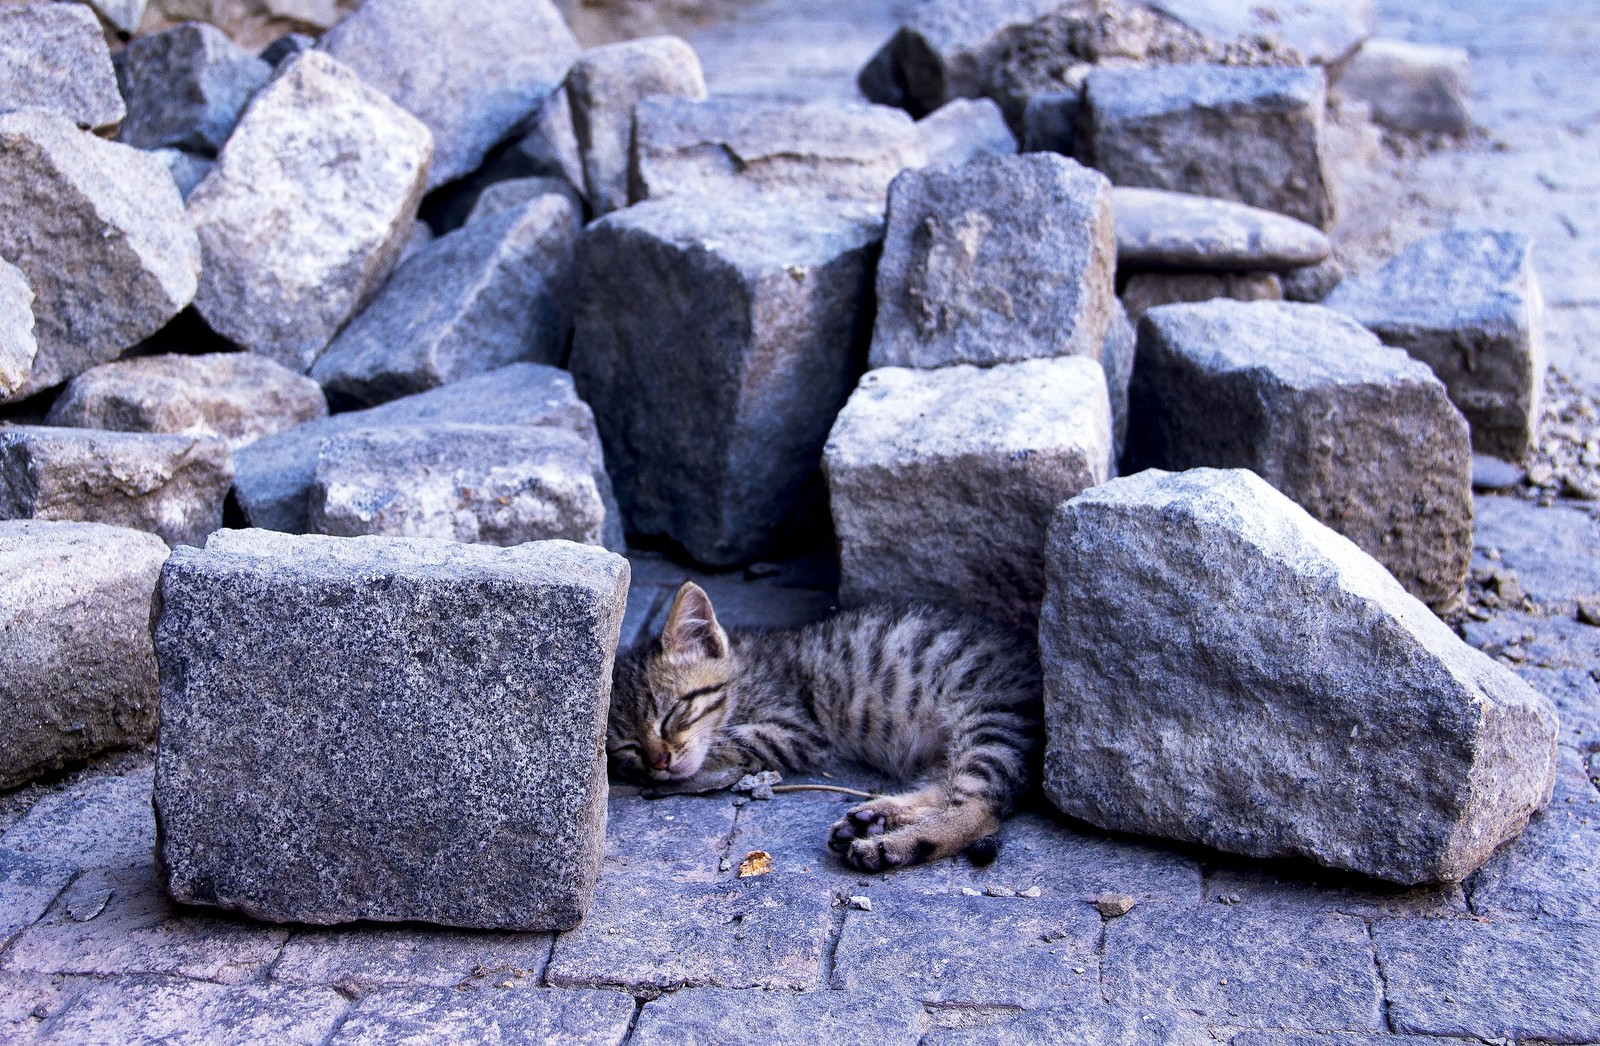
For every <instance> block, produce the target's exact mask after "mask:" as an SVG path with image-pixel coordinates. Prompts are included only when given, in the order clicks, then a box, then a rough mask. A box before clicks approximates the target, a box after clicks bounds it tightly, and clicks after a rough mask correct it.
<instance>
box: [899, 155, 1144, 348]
mask: <svg viewBox="0 0 1600 1046" xmlns="http://www.w3.org/2000/svg"><path fill="white" fill-rule="evenodd" d="M1114 236H1115V234H1114V228H1113V217H1112V204H1111V187H1110V185H1109V184H1108V183H1107V182H1106V180H1105V179H1104V178H1103V177H1101V176H1100V175H1099V174H1097V173H1095V172H1093V171H1090V170H1088V169H1087V168H1084V167H1082V166H1080V165H1079V164H1077V163H1075V162H1074V161H1072V160H1069V159H1067V158H1066V157H1064V156H1056V155H1054V154H1052V153H1028V154H1026V155H1023V156H1012V157H997V158H992V159H982V160H975V161H973V162H972V163H968V164H964V165H962V166H961V167H957V168H930V169H927V170H921V171H909V172H907V173H905V174H903V175H901V176H900V177H899V178H897V179H895V182H894V186H893V188H892V189H891V191H890V194H889V222H888V231H887V233H886V236H885V241H884V247H883V258H882V260H881V261H880V262H879V265H878V278H877V288H878V317H877V324H876V327H875V328H874V330H873V334H872V352H871V356H870V357H869V362H870V365H871V366H873V367H885V366H900V367H940V366H947V365H950V364H956V363H974V364H979V365H983V366H988V365H991V364H995V363H1002V362H1007V361H1013V360H1020V359H1029V358H1033V357H1040V356H1089V357H1091V358H1093V357H1097V356H1098V355H1099V353H1100V347H1101V344H1102V343H1103V342H1104V340H1105V337H1106V328H1107V326H1108V325H1109V323H1110V322H1111V315H1112V298H1113V296H1114V293H1115V290H1114V286H1113V277H1114V274H1115V270H1116V248H1115V239H1114Z"/></svg>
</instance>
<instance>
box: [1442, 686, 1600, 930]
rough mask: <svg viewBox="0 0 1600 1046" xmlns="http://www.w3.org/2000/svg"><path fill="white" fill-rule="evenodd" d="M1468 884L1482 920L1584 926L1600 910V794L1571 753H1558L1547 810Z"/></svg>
mask: <svg viewBox="0 0 1600 1046" xmlns="http://www.w3.org/2000/svg"><path fill="white" fill-rule="evenodd" d="M1590 682H1591V686H1592V684H1593V680H1592V679H1591V680H1590ZM1597 706H1600V702H1596V704H1595V705H1591V706H1590V707H1591V708H1594V707H1597ZM1469 882H1470V886H1471V890H1472V895H1471V898H1472V911H1473V913H1474V914H1476V915H1480V916H1490V917H1503V916H1507V915H1510V916H1513V917H1514V916H1516V915H1531V916H1534V917H1537V918H1557V919H1579V920H1586V919H1590V918H1591V917H1592V916H1593V914H1594V912H1595V911H1596V910H1600V909H1597V906H1600V794H1596V792H1595V790H1594V788H1593V786H1591V785H1590V784H1589V773H1588V768H1587V767H1586V766H1585V765H1584V761H1583V757H1582V756H1581V755H1579V754H1578V752H1577V751H1576V750H1575V749H1571V748H1566V747H1563V748H1562V749H1561V763H1560V769H1559V770H1558V772H1557V774H1556V788H1555V795H1554V796H1553V798H1552V799H1551V802H1550V805H1549V806H1548V807H1546V808H1545V809H1544V810H1543V811H1542V812H1541V813H1540V814H1538V816H1536V817H1534V819H1533V820H1532V822H1530V823H1529V825H1528V830H1527V831H1525V832H1523V833H1522V834H1521V835H1520V836H1518V837H1517V838H1516V839H1514V840H1512V841H1511V842H1510V843H1508V844H1506V846H1505V847H1504V848H1502V849H1501V850H1499V851H1498V852H1497V853H1495V855H1494V856H1493V857H1491V858H1490V859H1489V863H1488V864H1486V865H1484V866H1483V868H1482V870H1480V871H1479V872H1478V873H1477V874H1476V875H1474V876H1473V877H1472V879H1471V880H1469Z"/></svg>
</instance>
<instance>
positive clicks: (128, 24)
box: [88, 0, 147, 34]
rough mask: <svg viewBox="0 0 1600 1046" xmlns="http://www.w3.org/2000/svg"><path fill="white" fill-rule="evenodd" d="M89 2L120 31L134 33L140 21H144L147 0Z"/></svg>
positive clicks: (93, 0) (98, 0)
mask: <svg viewBox="0 0 1600 1046" xmlns="http://www.w3.org/2000/svg"><path fill="white" fill-rule="evenodd" d="M88 3H89V6H90V7H92V8H94V9H95V10H96V11H97V12H99V14H100V17H101V18H104V19H105V20H106V21H107V22H110V23H111V26H112V28H114V29H116V30H117V31H118V32H120V33H128V34H132V33H134V32H137V31H138V29H139V23H140V22H142V21H144V9H145V5H146V3H147V0H88Z"/></svg>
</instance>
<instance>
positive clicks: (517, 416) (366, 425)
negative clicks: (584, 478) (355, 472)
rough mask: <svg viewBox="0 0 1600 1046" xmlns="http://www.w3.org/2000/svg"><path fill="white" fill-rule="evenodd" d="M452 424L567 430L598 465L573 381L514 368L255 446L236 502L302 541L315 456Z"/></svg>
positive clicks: (242, 461)
mask: <svg viewBox="0 0 1600 1046" xmlns="http://www.w3.org/2000/svg"><path fill="white" fill-rule="evenodd" d="M451 422H459V423H463V424H481V425H521V426H545V425H547V426H551V427H554V428H561V429H566V430H568V431H570V432H573V433H576V434H577V435H578V436H581V437H582V438H583V439H584V441H585V442H587V443H588V444H589V445H590V447H591V448H592V450H593V455H594V460H596V461H599V460H601V457H602V455H601V452H600V438H599V436H598V435H596V433H595V426H594V414H593V413H591V412H590V410H589V408H588V406H587V405H585V404H584V402H583V401H582V400H580V399H578V394H577V393H576V392H575V391H573V387H572V377H571V376H570V375H568V374H567V372H566V371H562V370H557V369H556V368H554V367H546V366H544V365H543V364H538V363H516V364H512V365H511V366H509V367H501V368H500V369H499V370H496V371H490V372H489V373H488V374H480V375H477V376H476V377H472V378H465V379H463V380H461V381H457V382H453V383H451V384H449V385H445V386H442V387H440V388H437V389H432V390H430V391H428V392H424V393H419V394H418V395H415V396H405V397H402V398H400V399H397V400H392V401H390V402H388V403H385V404H382V405H381V406H377V407H371V408H369V409H367V410H356V411H349V412H348V413H344V414H335V415H333V416H332V417H330V418H323V419H321V420H319V421H313V422H309V423H307V424H305V425H299V426H296V427H295V428H292V429H286V430H284V431H282V432H279V433H275V434H273V435H271V436H267V437H265V438H263V439H261V440H258V441H257V442H255V443H253V444H251V445H250V446H248V447H245V448H243V449H242V450H240V451H239V453H238V454H236V455H235V456H234V463H235V466H236V474H235V476H234V480H233V493H234V497H235V498H237V499H238V502H239V508H240V509H241V510H242V511H243V512H244V516H245V519H246V520H247V521H248V522H249V524H250V525H251V526H252V527H262V528H265V529H267V530H283V531H289V532H291V533H304V532H305V529H306V522H307V520H306V513H307V510H308V506H309V503H308V500H307V499H308V498H309V496H310V489H311V482H312V479H313V477H314V475H315V473H316V470H317V455H318V454H320V453H321V451H322V445H323V443H325V442H326V441H327V440H328V439H330V438H332V437H334V436H337V435H339V434H341V433H345V432H350V431H354V430H357V429H375V428H385V427H393V426H406V425H433V424H438V423H451Z"/></svg>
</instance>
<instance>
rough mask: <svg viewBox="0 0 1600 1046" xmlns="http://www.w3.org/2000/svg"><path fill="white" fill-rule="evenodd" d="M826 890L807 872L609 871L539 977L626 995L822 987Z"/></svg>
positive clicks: (828, 901) (827, 904)
mask: <svg viewBox="0 0 1600 1046" xmlns="http://www.w3.org/2000/svg"><path fill="white" fill-rule="evenodd" d="M831 905H832V896H831V891H829V889H828V888H827V886H826V885H825V884H823V883H820V882H817V881H815V880H812V879H809V878H808V877H805V876H799V877H794V876H784V875H782V874H773V875H766V876H761V877H759V878H753V879H736V880H733V881H731V882H726V883H678V882H670V881H664V880H658V879H654V878H639V879H635V878H631V877H622V876H616V875H608V876H606V878H605V879H604V880H602V881H601V883H600V891H599V894H598V896H597V897H596V899H595V906H594V908H593V909H592V910H591V911H590V913H589V916H588V918H586V919H585V920H584V922H583V925H582V926H580V927H578V928H577V929H576V930H573V931H570V932H568V933H565V934H562V935H561V936H560V937H558V938H556V946H555V951H553V952H552V953H551V955H550V967H549V969H548V970H547V971H546V973H545V980H546V982H547V983H549V984H553V985H556V986H558V987H579V988H589V987H606V986H615V987H621V988H625V989H628V990H630V991H639V990H644V991H651V990H663V989H669V988H671V989H676V988H680V987H687V988H699V987H713V988H766V989H769V990H771V989H784V990H790V991H794V990H804V989H816V988H821V987H823V984H822V961H823V954H824V952H825V951H826V949H827V943H828V936H829V930H830V928H831V923H832V918H831V915H830V906H831Z"/></svg>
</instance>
